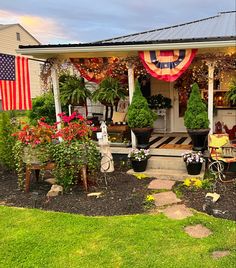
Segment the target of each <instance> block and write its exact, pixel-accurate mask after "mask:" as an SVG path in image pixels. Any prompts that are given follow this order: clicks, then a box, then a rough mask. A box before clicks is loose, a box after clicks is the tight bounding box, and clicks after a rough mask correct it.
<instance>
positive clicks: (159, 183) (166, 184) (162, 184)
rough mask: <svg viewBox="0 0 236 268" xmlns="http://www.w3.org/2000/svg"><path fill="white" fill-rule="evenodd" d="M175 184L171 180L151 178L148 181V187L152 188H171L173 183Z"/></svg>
mask: <svg viewBox="0 0 236 268" xmlns="http://www.w3.org/2000/svg"><path fill="white" fill-rule="evenodd" d="M174 184H175V181H171V180H159V179H156V180H153V181H151V182H150V183H149V185H148V189H153V190H162V189H163V190H171V189H172V187H173V185H174Z"/></svg>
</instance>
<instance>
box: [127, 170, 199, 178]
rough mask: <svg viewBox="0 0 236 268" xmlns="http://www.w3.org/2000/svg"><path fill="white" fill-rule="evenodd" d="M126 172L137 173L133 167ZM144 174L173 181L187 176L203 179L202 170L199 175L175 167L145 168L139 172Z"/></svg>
mask: <svg viewBox="0 0 236 268" xmlns="http://www.w3.org/2000/svg"><path fill="white" fill-rule="evenodd" d="M127 173H128V174H133V173H138V172H134V171H133V169H130V170H128V171H127ZM140 173H143V174H146V175H147V176H149V177H154V178H158V179H162V180H166V179H168V180H174V181H184V180H185V179H187V178H192V177H198V178H200V179H203V176H204V172H203V171H202V172H201V174H199V175H189V174H188V173H187V171H186V169H185V171H181V170H176V169H174V170H173V169H172V170H171V169H154V168H147V169H146V170H145V171H144V172H140Z"/></svg>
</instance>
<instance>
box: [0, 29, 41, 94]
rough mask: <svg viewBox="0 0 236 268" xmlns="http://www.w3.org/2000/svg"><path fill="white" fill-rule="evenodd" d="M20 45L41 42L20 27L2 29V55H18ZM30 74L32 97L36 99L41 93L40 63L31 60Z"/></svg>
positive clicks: (0, 46)
mask: <svg viewBox="0 0 236 268" xmlns="http://www.w3.org/2000/svg"><path fill="white" fill-rule="evenodd" d="M16 33H19V34H20V41H18V40H17V37H16ZM19 45H39V42H37V40H36V39H34V38H33V37H32V36H31V35H30V34H29V33H28V32H27V31H25V30H24V29H23V28H22V27H21V26H20V25H17V24H16V25H11V26H8V27H4V28H2V29H1V28H0V53H4V54H11V55H17V53H16V49H18V47H19ZM29 72H30V85H31V97H32V98H34V97H36V96H38V95H40V93H41V82H40V63H39V62H36V61H31V60H30V61H29ZM0 98H1V97H0Z"/></svg>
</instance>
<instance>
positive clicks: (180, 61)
mask: <svg viewBox="0 0 236 268" xmlns="http://www.w3.org/2000/svg"><path fill="white" fill-rule="evenodd" d="M196 52H197V49H187V50H184V49H180V50H163V51H140V52H139V57H140V59H141V60H142V63H143V65H144V67H145V69H146V70H147V72H148V73H149V74H151V75H152V76H153V77H155V78H157V79H159V80H164V81H167V82H172V81H175V80H176V79H177V78H178V77H180V75H181V74H182V73H184V71H185V70H187V68H188V67H189V65H190V64H191V62H192V60H193V58H194V56H195V55H196Z"/></svg>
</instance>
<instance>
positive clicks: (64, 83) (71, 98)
mask: <svg viewBox="0 0 236 268" xmlns="http://www.w3.org/2000/svg"><path fill="white" fill-rule="evenodd" d="M59 87H60V99H61V102H62V104H63V105H69V104H72V105H74V106H75V105H81V106H84V104H85V102H86V99H87V98H91V92H90V90H89V89H88V88H87V87H86V83H85V81H84V78H83V77H77V76H76V75H67V74H63V75H61V76H60V78H59Z"/></svg>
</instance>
